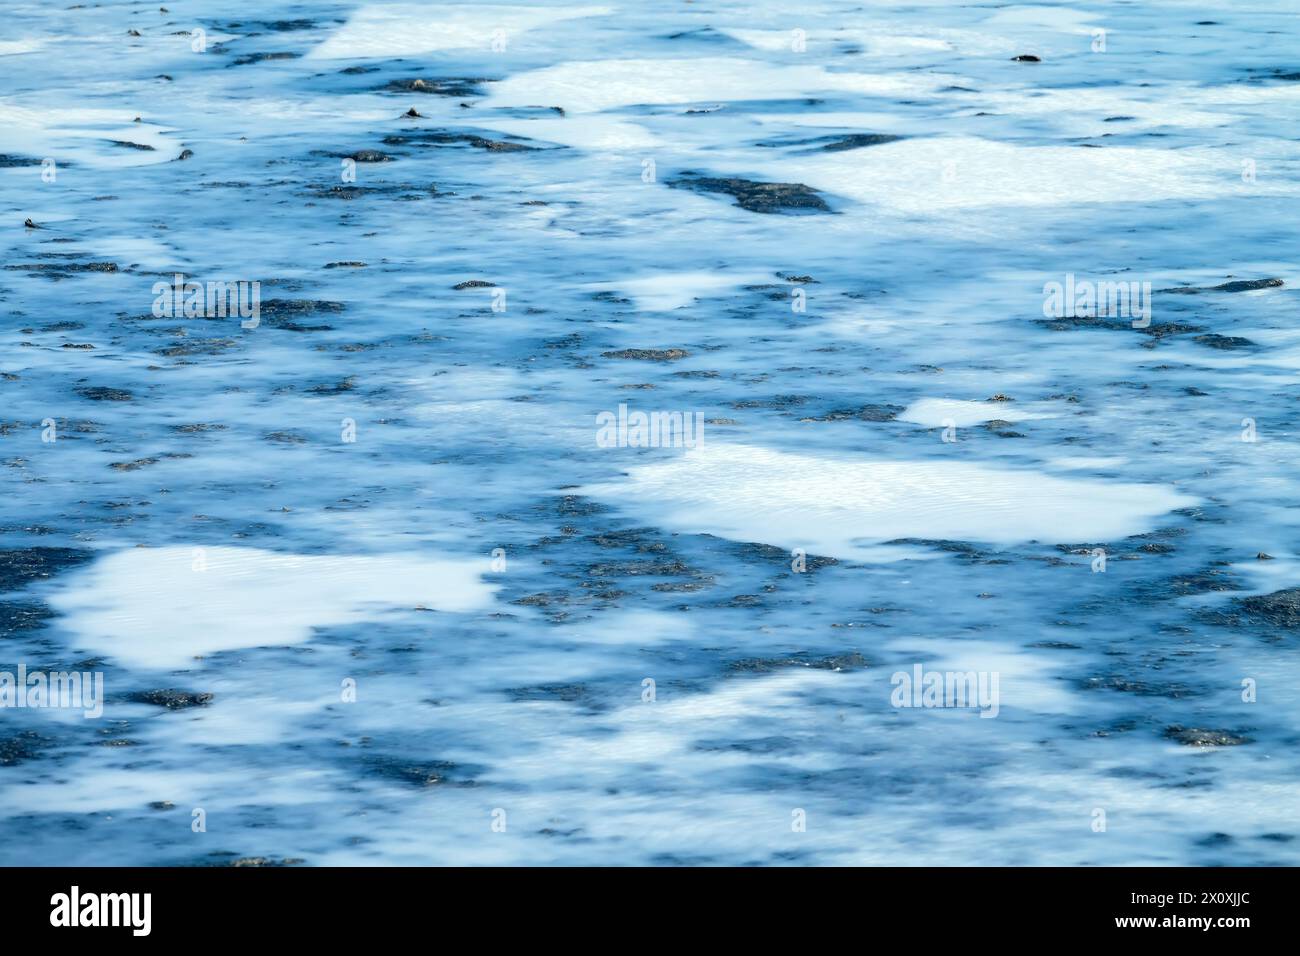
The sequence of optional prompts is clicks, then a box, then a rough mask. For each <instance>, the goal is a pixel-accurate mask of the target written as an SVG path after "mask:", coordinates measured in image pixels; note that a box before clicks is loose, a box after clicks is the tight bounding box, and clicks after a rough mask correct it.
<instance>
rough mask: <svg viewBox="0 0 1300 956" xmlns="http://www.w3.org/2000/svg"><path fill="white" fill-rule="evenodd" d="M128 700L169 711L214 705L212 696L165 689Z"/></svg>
mask: <svg viewBox="0 0 1300 956" xmlns="http://www.w3.org/2000/svg"><path fill="white" fill-rule="evenodd" d="M126 699H127V700H129V701H132V702H134V703H137V704H153V705H154V706H156V707H166V708H167V709H168V710H186V709H188V708H190V707H205V706H207V705H208V704H210V703H212V694H208V693H201V692H197V691H188V690H177V689H176V688H174V687H164V688H162V689H160V690H143V691H138V692H137V693H134V694H128V695H127V698H126Z"/></svg>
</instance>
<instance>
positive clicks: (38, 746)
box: [0, 730, 52, 767]
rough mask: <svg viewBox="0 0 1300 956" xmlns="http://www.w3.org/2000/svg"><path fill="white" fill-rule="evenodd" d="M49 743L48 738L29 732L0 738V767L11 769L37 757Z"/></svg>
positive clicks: (25, 731)
mask: <svg viewBox="0 0 1300 956" xmlns="http://www.w3.org/2000/svg"><path fill="white" fill-rule="evenodd" d="M51 743H52V741H51V740H50V739H49V738H48V737H42V736H41V735H40V734H38V733H36V732H34V731H31V730H24V731H21V732H19V733H16V734H12V735H10V736H8V737H0V767H11V766H13V765H14V764H18V763H22V762H23V761H24V760H32V759H34V758H36V757H39V756H40V755H41V752H42V751H44V750H45V749H46V748H48V747H49V745H50V744H51Z"/></svg>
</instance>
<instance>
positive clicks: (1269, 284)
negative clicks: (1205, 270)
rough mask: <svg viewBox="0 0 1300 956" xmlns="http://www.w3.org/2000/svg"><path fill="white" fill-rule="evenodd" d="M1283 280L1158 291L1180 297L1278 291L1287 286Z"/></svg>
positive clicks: (1236, 282)
mask: <svg viewBox="0 0 1300 956" xmlns="http://www.w3.org/2000/svg"><path fill="white" fill-rule="evenodd" d="M1285 284H1286V283H1284V282H1283V281H1282V280H1281V279H1238V280H1234V281H1232V282H1224V283H1221V284H1220V285H1212V286H1178V287H1176V288H1172V289H1158V290H1157V291H1158V292H1166V293H1174V294H1179V295H1199V294H1200V293H1202V292H1250V291H1251V290H1253V289H1276V288H1278V287H1279V286H1282V285H1285Z"/></svg>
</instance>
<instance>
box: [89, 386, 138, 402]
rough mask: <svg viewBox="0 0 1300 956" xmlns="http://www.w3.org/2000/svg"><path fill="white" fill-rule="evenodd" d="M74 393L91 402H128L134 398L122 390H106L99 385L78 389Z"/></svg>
mask: <svg viewBox="0 0 1300 956" xmlns="http://www.w3.org/2000/svg"><path fill="white" fill-rule="evenodd" d="M76 391H77V394H78V395H80V396H81V397H82V398H88V399H90V400H91V401H92V402H129V401H131V399H133V398H134V397H135V396H134V395H132V394H131V393H130V392H128V391H127V390H126V389H124V388H107V387H104V386H100V385H96V386H92V387H88V388H79V389H77V390H76Z"/></svg>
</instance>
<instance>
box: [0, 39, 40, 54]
mask: <svg viewBox="0 0 1300 956" xmlns="http://www.w3.org/2000/svg"><path fill="white" fill-rule="evenodd" d="M43 46H45V41H44V40H34V39H29V40H0V56H16V55H17V54H20V53H35V52H36V51H37V50H39V49H41V48H42V47H43Z"/></svg>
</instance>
